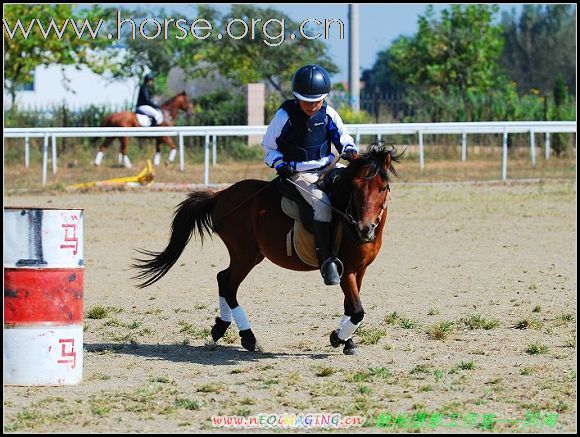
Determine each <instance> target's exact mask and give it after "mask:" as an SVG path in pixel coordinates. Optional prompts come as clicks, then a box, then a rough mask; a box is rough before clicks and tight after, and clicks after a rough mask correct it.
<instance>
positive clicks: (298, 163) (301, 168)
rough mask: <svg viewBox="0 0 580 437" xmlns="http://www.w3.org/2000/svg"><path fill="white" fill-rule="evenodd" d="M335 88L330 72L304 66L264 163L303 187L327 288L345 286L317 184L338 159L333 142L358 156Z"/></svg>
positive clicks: (277, 118) (270, 134) (273, 125)
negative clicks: (331, 96) (335, 103)
mask: <svg viewBox="0 0 580 437" xmlns="http://www.w3.org/2000/svg"><path fill="white" fill-rule="evenodd" d="M330 88H331V82H330V76H329V74H328V72H327V71H326V70H325V69H324V68H322V67H320V66H318V65H314V64H309V65H305V66H303V67H301V68H299V69H298V70H297V71H296V73H295V74H294V76H293V78H292V91H293V93H294V99H290V100H286V101H285V102H284V103H283V104H282V106H281V107H280V109H278V111H277V112H276V114H275V115H274V118H273V119H272V121H271V122H270V125H269V126H268V129H267V131H266V134H265V135H264V140H263V141H262V147H263V148H264V151H265V155H264V161H265V162H266V164H267V165H268V166H269V167H272V168H275V169H276V171H277V173H278V174H279V175H280V176H281V177H283V178H289V179H290V180H292V181H293V182H294V183H295V184H297V185H298V186H299V187H300V188H301V189H298V191H299V192H300V194H301V195H302V196H303V197H304V199H306V201H307V202H308V203H309V204H310V205H311V206H312V208H313V210H314V230H315V238H316V253H317V257H318V264H319V267H320V272H321V274H322V277H323V278H324V283H325V284H326V285H336V284H338V283H339V282H340V276H339V274H338V266H337V262H336V258H333V257H332V256H331V241H330V239H331V231H330V222H331V219H332V210H331V208H330V201H329V199H328V196H327V195H326V193H324V192H323V191H322V190H321V189H320V188H319V187H318V185H317V183H316V182H317V181H318V178H319V177H320V175H321V173H322V172H324V170H325V169H326V167H327V166H328V165H329V164H331V163H332V162H333V160H334V154H333V153H332V151H331V144H334V146H335V147H336V149H337V150H338V152H339V153H340V154H341V156H342V157H343V158H345V159H347V160H350V159H352V158H353V156H354V155H355V154H357V153H358V147H357V146H356V145H355V143H354V140H353V138H352V137H351V136H350V135H349V134H348V132H347V130H346V128H345V126H344V124H343V122H342V119H341V118H340V115H338V113H337V112H336V111H335V110H334V109H333V108H332V107H330V106H329V105H328V104H327V103H326V102H325V101H324V98H325V97H326V96H327V95H328V93H329V92H330Z"/></svg>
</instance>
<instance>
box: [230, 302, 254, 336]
mask: <svg viewBox="0 0 580 437" xmlns="http://www.w3.org/2000/svg"><path fill="white" fill-rule="evenodd" d="M232 315H233V316H234V320H235V321H236V325H238V329H239V330H240V331H245V330H246V329H250V321H249V320H248V316H247V315H246V312H245V311H244V310H243V308H242V307H241V305H238V306H237V307H235V308H234V309H233V310H232Z"/></svg>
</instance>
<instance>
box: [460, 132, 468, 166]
mask: <svg viewBox="0 0 580 437" xmlns="http://www.w3.org/2000/svg"><path fill="white" fill-rule="evenodd" d="M461 160H462V161H467V132H463V135H461Z"/></svg>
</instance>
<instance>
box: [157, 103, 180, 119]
mask: <svg viewBox="0 0 580 437" xmlns="http://www.w3.org/2000/svg"><path fill="white" fill-rule="evenodd" d="M161 108H163V111H164V112H166V113H167V114H169V115H170V117H171V118H172V119H175V117H176V116H177V105H175V104H174V99H171V100H168V101H167V102H165V103H164V104H162V105H161Z"/></svg>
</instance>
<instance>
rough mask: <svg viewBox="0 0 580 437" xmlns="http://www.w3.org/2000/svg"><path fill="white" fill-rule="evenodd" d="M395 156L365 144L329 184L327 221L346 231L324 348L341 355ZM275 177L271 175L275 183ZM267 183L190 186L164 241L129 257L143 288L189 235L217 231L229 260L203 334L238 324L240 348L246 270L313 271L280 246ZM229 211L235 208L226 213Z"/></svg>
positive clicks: (356, 320)
mask: <svg viewBox="0 0 580 437" xmlns="http://www.w3.org/2000/svg"><path fill="white" fill-rule="evenodd" d="M401 155H402V153H401V154H397V153H396V149H395V148H394V147H392V148H389V149H387V148H385V147H384V144H382V143H381V144H378V145H377V144H375V145H373V146H372V147H371V148H370V149H369V152H368V153H367V154H363V155H355V157H354V159H352V160H351V162H350V164H349V165H348V166H347V167H346V168H344V169H343V173H342V174H341V175H340V176H339V177H338V180H337V181H336V182H334V183H333V184H332V186H331V188H330V197H331V199H332V205H333V210H334V211H335V214H334V215H335V219H337V220H343V221H344V222H345V223H344V226H346V229H347V230H350V231H351V232H344V233H343V238H342V242H341V244H340V248H339V250H338V258H339V259H340V260H342V263H343V265H344V271H343V275H342V278H341V282H340V286H341V288H342V291H343V293H344V316H343V317H342V320H341V321H340V323H339V328H338V329H337V330H335V331H333V332H332V333H331V335H330V342H331V344H332V346H334V347H338V346H339V345H341V344H344V345H345V346H344V350H343V352H344V353H345V354H348V355H350V354H354V353H355V348H356V346H355V344H354V342H353V340H352V335H353V334H354V331H355V330H356V328H357V327H358V325H359V324H360V322H361V320H362V319H363V316H364V310H363V306H362V304H361V300H360V290H361V285H362V280H363V277H364V274H365V272H366V269H367V267H368V266H369V264H371V263H372V262H373V260H374V259H375V257H376V256H377V254H378V253H379V250H380V248H381V243H382V234H383V229H384V226H385V222H386V220H387V209H386V205H387V199H388V195H389V176H388V170H390V171H391V173H393V174H394V175H397V172H396V170H395V168H394V167H393V164H392V163H393V162H399V158H400V157H401ZM276 180H277V179H274V181H276ZM274 181H271V182H265V181H259V180H243V181H240V182H238V183H236V184H234V185H232V186H231V187H229V188H226V189H225V190H222V191H218V192H209V191H196V192H192V193H190V194H189V196H188V198H187V199H186V200H184V201H183V202H181V204H179V205H178V207H177V209H176V211H175V215H174V218H173V223H172V233H171V237H170V240H169V243H168V245H167V247H166V248H165V250H163V251H162V252H151V251H148V250H139V252H140V253H142V254H144V255H146V256H147V257H148V259H136V260H135V261H136V263H135V264H133V266H132V267H134V268H137V269H139V270H140V272H139V273H138V274H137V275H136V276H135V279H139V280H142V281H144V282H142V283H141V284H139V285H138V287H140V288H143V287H146V286H148V285H151V284H153V283H154V282H156V281H158V280H159V279H161V278H162V277H163V276H164V275H165V274H166V273H167V272H168V271H169V269H170V268H171V267H172V266H173V265H174V264H175V262H176V261H177V259H178V258H179V256H180V255H181V253H182V252H183V250H184V248H185V246H186V244H187V243H188V242H189V240H190V238H191V236H192V235H193V234H195V233H197V234H199V236H200V238H201V241H202V243H203V237H204V233H208V234H211V233H212V232H215V233H217V234H218V235H219V236H220V237H221V239H222V240H223V242H224V243H225V245H226V247H227V249H228V251H229V255H230V265H229V267H228V268H227V269H225V270H223V271H221V272H219V273H218V275H217V282H218V285H219V301H220V316H219V317H216V323H215V325H214V326H213V328H212V330H211V332H212V337H213V339H214V341H217V340H219V339H220V338H221V337H222V336H223V335H224V334H225V331H226V329H227V328H228V326H229V325H230V323H231V320H232V317H233V319H234V320H235V321H236V324H237V325H238V329H239V331H240V337H241V342H242V346H243V347H244V348H246V349H248V350H251V351H253V350H255V347H256V338H255V337H254V334H253V333H252V330H251V328H250V323H249V321H248V319H247V316H246V314H245V313H244V310H243V309H242V307H241V306H240V305H239V303H238V300H237V296H236V295H237V291H238V286H239V285H240V283H241V282H242V281H243V280H244V278H245V277H246V276H247V275H248V273H249V272H250V271H251V270H252V269H253V268H254V267H255V266H256V265H257V264H258V263H260V262H261V261H262V260H263V259H264V257H267V258H268V259H270V260H271V261H272V262H274V263H275V264H278V265H279V266H281V267H284V268H286V269H290V270H298V271H308V270H315V268H314V267H311V266H309V265H307V264H305V263H303V262H302V261H301V260H300V258H298V257H297V256H296V254H294V255H292V256H289V255H288V254H287V252H286V235H287V234H288V231H289V230H290V228H291V226H292V225H293V220H292V219H291V218H289V217H288V216H286V215H285V214H284V213H283V212H282V209H281V206H280V200H281V198H280V196H281V195H280V193H279V191H278V189H277V187H276V184H275V183H274ZM234 212H235V214H233V213H234Z"/></svg>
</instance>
